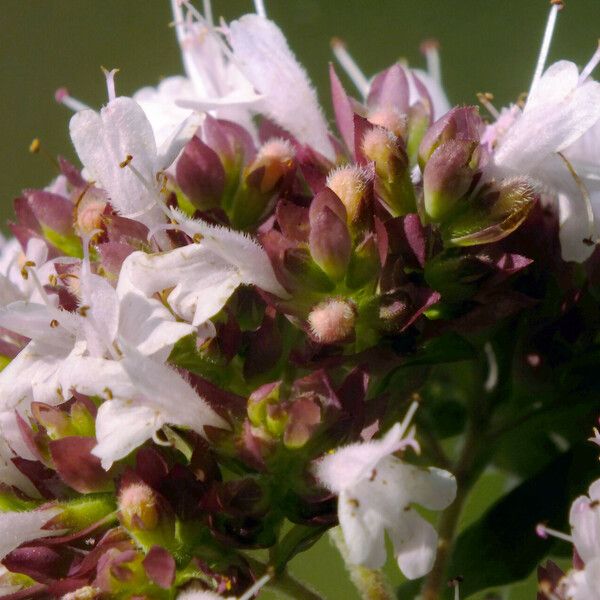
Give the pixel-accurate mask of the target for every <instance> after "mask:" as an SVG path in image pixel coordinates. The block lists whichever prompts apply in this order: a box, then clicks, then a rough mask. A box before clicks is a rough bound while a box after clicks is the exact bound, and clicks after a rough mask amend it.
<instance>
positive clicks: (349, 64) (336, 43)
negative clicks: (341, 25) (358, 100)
mask: <svg viewBox="0 0 600 600" xmlns="http://www.w3.org/2000/svg"><path fill="white" fill-rule="evenodd" d="M331 49H332V50H333V55H334V56H335V58H336V59H337V61H338V62H339V63H340V66H341V67H342V69H344V71H345V72H346V75H348V77H349V78H350V80H351V81H352V83H353V84H354V85H355V86H356V89H357V90H358V91H359V92H360V93H361V94H362V96H363V97H364V98H366V96H367V93H368V91H369V80H368V79H367V78H366V77H365V75H364V73H363V72H362V71H361V70H360V67H359V66H358V65H357V64H356V61H355V60H354V59H353V58H352V56H351V55H350V53H349V52H348V49H347V48H346V44H345V42H344V41H343V40H341V39H340V38H337V37H334V38H332V39H331Z"/></svg>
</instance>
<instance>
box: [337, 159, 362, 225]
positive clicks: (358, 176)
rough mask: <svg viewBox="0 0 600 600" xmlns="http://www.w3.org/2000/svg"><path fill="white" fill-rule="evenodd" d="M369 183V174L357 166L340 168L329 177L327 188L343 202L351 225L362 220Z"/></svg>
mask: <svg viewBox="0 0 600 600" xmlns="http://www.w3.org/2000/svg"><path fill="white" fill-rule="evenodd" d="M368 183H369V182H368V175H367V173H366V172H365V171H364V170H363V169H361V168H360V167H357V166H345V167H340V168H339V169H336V170H335V171H332V172H331V173H330V174H329V177H327V187H328V188H329V189H330V190H332V191H333V192H334V193H335V194H336V195H337V196H338V198H339V199H340V200H341V201H342V202H343V204H344V206H345V207H346V212H347V214H348V219H349V221H350V223H355V222H356V221H358V220H359V219H360V215H361V213H362V211H363V205H364V202H365V196H366V194H367V186H368Z"/></svg>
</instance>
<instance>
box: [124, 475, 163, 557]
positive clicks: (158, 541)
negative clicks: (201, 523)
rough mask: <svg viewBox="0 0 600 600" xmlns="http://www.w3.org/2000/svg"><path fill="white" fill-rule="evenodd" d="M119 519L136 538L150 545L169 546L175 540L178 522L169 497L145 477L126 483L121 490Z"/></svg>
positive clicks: (142, 543) (145, 544) (148, 546)
mask: <svg viewBox="0 0 600 600" xmlns="http://www.w3.org/2000/svg"><path fill="white" fill-rule="evenodd" d="M118 505H119V519H120V521H121V524H122V526H123V527H124V528H125V529H127V530H128V531H129V533H130V534H131V535H132V536H133V537H135V539H136V540H137V542H138V543H139V544H140V545H141V546H142V547H144V548H145V549H149V548H150V547H152V546H154V545H158V546H162V547H163V548H167V549H169V548H170V547H172V546H173V543H174V539H173V537H174V534H175V522H174V520H173V516H172V515H171V513H170V511H169V509H168V506H167V504H166V501H164V500H163V499H162V498H161V497H160V496H159V495H158V494H157V493H156V492H155V491H154V490H153V489H152V488H151V487H150V486H149V485H147V484H146V483H144V482H143V481H142V480H135V481H132V482H128V483H126V484H125V485H124V486H123V488H122V489H121V492H120V493H119V502H118Z"/></svg>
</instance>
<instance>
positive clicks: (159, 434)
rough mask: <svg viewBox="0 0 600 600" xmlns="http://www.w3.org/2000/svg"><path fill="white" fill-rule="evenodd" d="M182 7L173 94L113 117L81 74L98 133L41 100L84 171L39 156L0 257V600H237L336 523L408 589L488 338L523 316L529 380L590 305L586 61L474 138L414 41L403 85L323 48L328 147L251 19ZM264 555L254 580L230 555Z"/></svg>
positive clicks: (489, 359)
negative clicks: (62, 123) (63, 119)
mask: <svg viewBox="0 0 600 600" xmlns="http://www.w3.org/2000/svg"><path fill="white" fill-rule="evenodd" d="M558 10H559V5H558V3H554V5H553V7H552V9H551V13H550V25H552V24H553V22H554V20H555V19H556V14H557V12H558ZM205 11H206V12H205V14H201V13H200V12H199V11H197V10H196V9H195V8H194V7H193V6H192V5H191V4H189V3H188V2H187V1H185V0H184V1H181V0H173V13H174V24H175V30H176V33H177V38H178V41H179V43H180V46H181V51H182V56H183V63H184V66H185V73H186V75H185V76H177V77H169V78H167V79H165V80H164V81H162V82H161V84H160V85H159V86H158V87H157V88H144V89H142V90H140V91H139V92H137V93H136V94H134V96H133V97H131V98H129V97H121V96H117V94H116V91H115V71H111V72H106V81H107V90H108V101H107V103H106V105H104V106H103V107H102V108H101V109H100V111H99V112H98V111H96V110H93V109H91V108H88V107H86V106H84V105H82V103H81V102H79V101H78V100H76V99H75V98H73V97H72V96H70V94H69V92H68V91H67V90H66V89H61V90H59V92H57V100H58V101H59V102H61V103H63V104H65V105H66V106H68V107H69V108H72V109H73V110H74V111H75V114H74V115H73V116H72V118H71V121H70V127H69V129H70V136H71V139H72V142H73V145H74V148H75V150H76V152H77V155H78V157H79V160H80V162H81V166H82V169H81V170H80V168H79V167H78V166H75V165H73V164H71V163H70V162H68V161H67V160H65V159H63V158H59V162H58V164H59V167H60V174H59V176H58V177H57V178H56V180H55V181H53V182H52V184H51V185H50V186H49V187H47V188H46V189H43V190H33V189H28V190H25V191H24V192H23V194H22V196H21V197H19V198H17V199H16V201H15V221H14V223H12V224H11V231H12V234H13V236H14V237H13V239H11V240H10V241H6V242H4V244H3V246H2V252H1V256H0V331H1V336H0V354H1V358H2V361H3V367H4V368H3V369H2V371H1V373H0V472H1V473H2V477H1V481H0V509H1V510H2V511H3V512H1V513H0V531H1V532H2V534H3V535H2V536H1V537H2V539H1V540H0V559H1V560H2V565H3V567H2V568H3V571H2V572H1V573H0V590H1V592H2V593H3V594H4V595H5V596H6V597H8V598H11V599H13V600H17V599H18V598H46V597H52V598H54V597H56V598H61V597H62V598H65V599H83V598H96V597H102V598H113V597H114V598H130V597H136V598H181V599H195V598H198V599H200V598H217V597H228V598H232V597H241V598H243V599H244V600H246V599H249V598H251V597H253V596H254V595H255V594H256V593H258V591H259V590H260V589H261V587H262V586H264V585H267V584H268V585H277V581H278V580H281V579H282V578H283V577H285V576H286V575H285V569H286V565H287V563H288V562H289V561H290V559H291V558H292V557H293V556H295V555H296V554H297V553H298V552H300V551H301V550H303V549H306V548H308V547H310V546H311V545H312V544H313V543H315V542H316V541H317V540H318V539H319V538H320V537H321V536H322V535H323V534H324V533H325V532H326V531H327V530H328V529H329V528H331V527H333V526H335V525H337V524H338V523H339V525H340V526H341V530H342V532H343V539H344V543H345V546H346V551H347V555H348V560H349V562H350V563H351V564H352V565H361V566H363V567H365V568H367V569H373V570H375V569H379V568H380V567H382V566H383V564H384V563H385V561H386V546H385V536H386V534H387V535H388V536H389V538H390V540H391V542H392V545H393V549H394V555H395V558H396V560H397V562H398V565H399V568H400V570H401V571H402V573H403V574H404V576H405V577H406V578H407V579H418V578H420V577H422V576H424V575H426V574H427V573H429V572H430V571H431V570H432V568H433V571H432V576H435V577H443V571H444V568H445V565H444V564H443V562H441V561H442V558H440V557H441V556H442V554H443V552H442V551H441V550H440V553H439V556H438V559H437V560H436V553H437V549H438V535H437V533H436V530H435V528H434V527H433V526H432V525H431V524H430V522H429V521H430V516H429V514H430V513H428V512H426V511H424V510H423V509H427V510H429V511H442V510H444V509H446V508H447V507H448V506H450V505H452V503H453V501H454V499H455V497H456V496H457V481H458V486H459V488H460V486H468V485H469V484H470V483H469V482H470V478H469V476H468V472H467V471H468V469H467V467H469V468H470V467H472V466H473V464H475V463H476V461H475V460H474V459H473V460H471V459H472V455H471V454H469V453H468V452H472V451H473V448H474V447H475V446H476V443H474V442H473V440H472V439H471V438H469V435H470V434H469V432H470V431H475V432H477V431H478V427H480V431H481V433H482V435H483V432H484V430H485V429H486V428H487V427H488V425H489V427H490V429H491V426H492V425H495V426H496V429H497V430H499V431H502V428H503V426H505V425H506V423H504V422H502V418H503V414H501V413H499V416H498V415H496V416H495V417H494V418H492V412H493V410H494V409H495V408H496V405H497V404H499V402H500V401H499V400H498V397H500V396H501V395H502V394H503V393H505V389H506V387H505V385H504V383H503V380H502V379H501V377H502V376H505V371H506V368H505V367H506V365H505V364H504V363H505V362H506V361H505V360H504V358H503V357H502V356H501V355H500V352H499V342H498V339H499V337H500V336H499V337H498V338H496V337H494V336H495V335H496V334H497V333H498V323H500V322H505V323H509V328H510V327H511V325H510V323H516V322H517V320H518V319H523V321H526V322H528V323H530V324H531V325H530V328H529V330H528V333H531V335H527V336H522V340H524V341H523V342H522V345H521V346H519V348H518V349H517V350H516V351H515V357H516V358H515V363H517V362H518V365H519V368H523V369H526V368H529V369H531V370H533V371H535V368H537V367H540V365H542V367H544V368H545V367H546V365H548V366H549V367H550V368H552V365H551V356H550V346H552V344H553V343H554V341H555V339H554V338H553V336H554V334H555V333H556V332H558V331H561V332H562V329H561V327H562V326H563V325H564V324H565V322H567V321H568V320H569V319H571V321H569V322H572V321H573V319H574V317H573V315H574V314H577V315H578V316H581V315H583V316H582V317H581V319H583V318H584V317H585V318H587V317H588V316H589V315H590V314H591V312H593V310H592V309H591V308H590V306H595V307H596V308H597V298H598V281H599V280H598V274H599V272H598V262H597V257H598V255H597V253H594V250H595V246H596V242H597V241H598V236H599V235H600V229H598V226H597V224H596V215H598V216H600V213H599V212H598V211H600V187H598V181H600V178H599V177H598V174H599V173H600V162H599V161H600V158H599V155H598V154H597V153H595V152H594V150H595V149H596V148H597V144H598V140H599V139H600V84H598V83H597V82H595V81H593V80H592V79H591V73H592V71H593V69H594V67H595V66H596V64H597V62H598V61H599V60H600V52H596V54H595V55H594V57H593V58H592V60H591V61H590V63H589V64H588V65H587V66H586V67H585V68H584V69H583V70H581V71H580V70H579V69H578V68H577V66H576V65H574V64H573V63H570V62H566V61H561V62H558V63H555V64H553V65H551V66H550V67H549V68H548V69H545V68H544V67H545V60H546V54H547V46H548V44H547V43H545V44H544V48H545V49H544V50H543V51H542V56H541V57H540V63H539V65H538V69H537V70H536V75H535V77H534V81H533V83H532V86H531V89H530V93H529V95H528V97H527V100H526V101H524V102H520V103H517V104H514V105H511V106H510V107H508V108H505V109H502V110H501V111H500V112H499V111H497V110H496V109H495V108H494V107H493V106H492V105H491V102H490V98H489V97H488V96H485V95H484V96H482V98H481V101H482V103H483V105H484V106H486V107H487V108H488V110H489V111H490V113H491V116H492V119H484V118H483V117H482V116H481V115H480V113H479V109H478V108H476V107H474V106H457V107H453V108H452V107H451V106H450V104H449V102H448V100H447V98H446V95H445V93H444V91H443V88H442V86H441V81H440V75H439V63H438V58H437V50H436V48H435V45H433V44H427V45H426V46H425V48H424V50H425V53H426V55H427V58H428V63H429V70H428V71H427V72H425V71H420V70H418V69H412V68H409V67H408V66H406V65H403V64H400V63H397V64H394V65H392V66H391V67H389V68H387V69H385V70H384V71H382V72H380V73H377V74H375V75H374V76H373V77H370V78H367V77H365V76H364V75H363V74H362V73H361V72H360V70H359V69H358V67H357V66H356V64H355V63H354V61H353V60H352V58H351V57H350V55H349V54H348V52H347V50H346V48H345V47H344V46H343V44H342V43H341V42H338V41H336V42H335V43H334V52H335V54H336V56H337V58H338V59H339V62H340V63H341V64H342V66H343V67H344V68H345V70H346V71H347V74H348V76H349V77H350V79H351V80H353V81H354V83H355V84H356V87H357V90H358V98H354V97H351V96H350V95H349V94H348V93H347V91H346V90H345V89H344V87H343V85H342V82H341V80H340V79H339V77H338V75H337V74H336V71H335V69H334V68H333V67H331V70H330V80H331V92H332V99H333V110H334V113H335V121H336V128H337V132H334V131H331V130H330V129H329V125H328V122H327V119H326V118H325V116H324V112H323V110H322V109H321V107H320V105H319V103H318V100H317V96H316V92H315V90H314V89H313V87H312V86H311V84H310V81H309V80H308V77H307V75H306V73H305V71H304V69H303V68H302V67H301V65H300V64H299V63H298V62H297V60H296V58H295V57H294V55H293V53H292V51H291V50H290V48H289V47H288V44H287V42H286V40H285V37H284V36H283V34H282V32H281V31H280V30H279V28H278V27H277V25H276V24H275V23H273V22H272V21H270V20H269V19H268V18H267V17H266V15H265V12H264V7H263V6H262V3H261V2H257V3H256V14H247V15H244V16H242V17H241V18H239V19H238V20H235V21H233V22H231V23H229V24H225V23H221V24H220V25H219V26H216V25H215V23H214V22H213V17H212V14H211V12H210V3H205ZM550 29H551V27H550V26H549V30H550ZM548 35H549V34H548ZM336 133H337V134H339V138H338V137H337V136H336ZM590 257H591V258H590ZM578 263H583V267H582V266H581V265H580V264H578ZM549 298H551V300H548V299H549ZM594 302H596V304H594ZM540 307H543V308H540ZM536 318H537V321H536ZM511 319H512V321H511ZM589 319H590V320H591V321H593V317H591V316H589ZM527 320H528V321H527ZM596 325H597V324H596ZM586 327H587V321H586V322H585V323H584V322H583V321H581V327H580V329H578V330H577V331H575V330H574V329H573V328H571V330H570V332H569V335H567V336H566V339H567V341H568V343H569V344H571V345H572V348H573V349H574V352H575V351H580V350H585V349H586V348H587V347H588V346H589V345H590V344H593V343H594V341H593V339H592V338H590V337H589V336H586V334H585V332H586V331H587V330H586ZM590 331H591V330H590ZM544 332H546V334H547V335H545V337H544ZM548 332H550V333H548ZM579 332H580V333H579ZM519 335H520V334H519ZM557 335H558V334H557ZM569 336H570V337H569ZM505 337H506V336H505ZM509 337H510V336H509ZM551 338H552V344H550V342H549V341H548V340H550V339H551ZM561 339H563V338H561ZM566 343H567V342H565V344H566ZM586 344H588V346H586ZM552 347H554V346H552ZM569 347H571V346H569ZM565 352H566V351H565ZM481 358H483V361H482V360H481ZM521 359H522V360H521ZM565 360H566V359H565ZM461 361H471V363H472V364H473V365H475V366H474V369H473V372H472V373H470V374H469V375H468V376H465V377H466V379H464V380H463V379H462V375H460V377H459V379H460V381H459V384H458V385H457V386H452V385H450V384H448V385H447V386H446V387H445V388H444V386H445V385H446V384H445V383H444V382H445V381H446V379H444V378H448V377H450V373H449V372H448V371H443V367H442V369H441V370H440V365H445V364H446V363H454V362H457V363H460V362H461ZM503 361H504V362H503ZM519 361H520V362H519ZM471 363H469V364H471ZM457 369H458V367H457ZM457 372H459V371H457ZM482 372H483V377H481V374H482ZM477 378H479V379H477ZM467 380H468V381H467ZM476 380H477V382H479V383H474V382H475V381H476ZM436 386H437V387H436ZM467 388H468V390H471V388H473V389H475V392H474V396H475V397H476V398H477V399H476V400H475V401H474V400H473V399H468V398H467V392H465V390H467ZM436 389H437V390H438V391H437V392H436ZM439 389H442V392H439ZM453 393H454V394H455V396H456V398H457V400H456V401H450V400H451V399H450V398H449V397H450V396H451V395H452V394H453ZM444 396H448V398H445V397H444ZM446 400H448V401H446ZM539 404H540V406H541V405H542V404H544V403H543V402H541V401H540V402H539ZM465 406H467V407H468V410H469V411H471V412H470V415H471V417H472V419H473V421H472V422H473V423H475V426H470V427H467V428H466V429H465V430H464V431H466V433H465V435H466V436H467V441H466V442H465V444H464V448H465V452H464V453H463V454H462V455H461V456H462V458H459V460H457V462H456V463H455V464H454V465H452V462H453V461H451V460H449V459H447V458H446V457H445V452H446V450H448V451H449V452H450V453H452V452H453V450H454V449H455V448H454V447H453V446H452V443H451V441H452V439H454V438H455V437H456V436H460V435H461V434H462V433H464V432H463V425H464V419H463V420H461V418H462V417H461V415H463V412H464V411H465V410H467V409H465ZM544 406H545V405H544ZM457 407H458V409H457ZM449 408H450V410H451V412H452V410H455V409H457V410H458V418H457V419H458V425H457V426H455V425H453V423H452V421H453V418H452V415H449V413H448V409H449ZM534 408H535V409H536V410H537V408H539V406H536V407H534ZM445 411H446V412H445ZM455 412H456V411H455ZM413 419H416V420H417V421H418V424H419V428H421V427H423V429H424V430H425V434H424V436H423V439H420V438H419V441H417V432H416V429H415V427H414V426H413V425H412V424H411V423H412V422H413ZM494 419H496V420H494ZM490 439H491V438H490ZM440 440H442V441H447V440H450V443H449V445H448V448H446V449H444V448H442V444H441V443H440ZM459 446H460V444H459ZM467 451H468V452H467ZM469 461H471V462H469ZM471 463H473V464H471ZM431 464H433V465H434V466H429V465H431ZM448 469H450V470H453V471H455V474H456V479H455V476H454V475H452V474H451V473H450V472H449V470H448ZM599 493H600V492H599V490H598V484H595V486H593V487H592V488H591V489H590V496H591V498H592V500H589V499H588V498H580V499H579V500H577V502H576V504H575V505H574V508H573V512H572V515H571V521H572V525H573V528H574V539H575V545H576V548H577V552H578V555H579V557H580V558H581V560H582V561H583V563H584V564H585V568H584V569H583V570H579V571H577V572H574V573H573V574H571V575H569V577H568V578H567V580H564V581H566V582H567V583H564V585H565V586H567V587H566V588H565V589H568V590H572V589H575V588H576V589H577V590H578V591H577V592H573V591H567V592H565V594H566V595H565V596H564V597H565V598H571V597H573V598H576V599H577V600H578V599H579V598H581V599H584V598H585V599H586V600H587V599H588V598H590V599H591V598H595V597H597V596H598V594H599V593H600V592H599V591H598V590H597V589H596V588H594V589H596V591H595V592H594V591H592V587H593V586H594V585H596V586H597V580H598V575H597V571H598V568H599V567H598V565H599V564H600V562H599V561H600V558H599V557H600V549H598V548H597V546H598V539H596V538H597V537H598V535H599V532H600V525H599V524H598V523H597V516H596V511H595V506H596V504H597V503H598V500H597V497H598V495H599ZM461 496H462V497H463V500H464V494H461ZM457 514H458V511H457ZM588 531H589V532H593V533H590V537H589V539H588V537H587V532H588ZM444 535H447V532H444ZM444 544H445V545H446V546H447V545H448V540H447V539H446V538H444V540H442V543H441V544H440V548H444V547H445V546H444ZM265 548H268V549H269V551H270V552H269V561H268V564H263V563H260V562H258V560H257V559H256V558H255V555H253V554H252V553H251V551H252V550H255V549H265ZM435 577H434V578H433V579H431V580H430V583H429V585H430V588H431V586H433V585H434V584H435ZM290 585H292V584H290ZM562 585H563V583H561V586H562ZM585 586H587V587H585ZM590 586H591V587H590ZM584 588H585V590H586V591H582V590H583V589H584ZM561 589H562V588H561ZM288 592H289V589H288ZM427 593H429V594H431V591H429V592H427ZM552 593H553V594H555V595H554V596H549V597H550V598H554V597H561V598H562V597H563V596H560V594H562V593H563V592H560V591H556V592H552ZM586 594H587V595H586ZM298 597H300V596H298ZM424 597H425V598H428V599H429V598H434V597H437V596H431V595H427V594H426V595H425V596H424Z"/></svg>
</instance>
